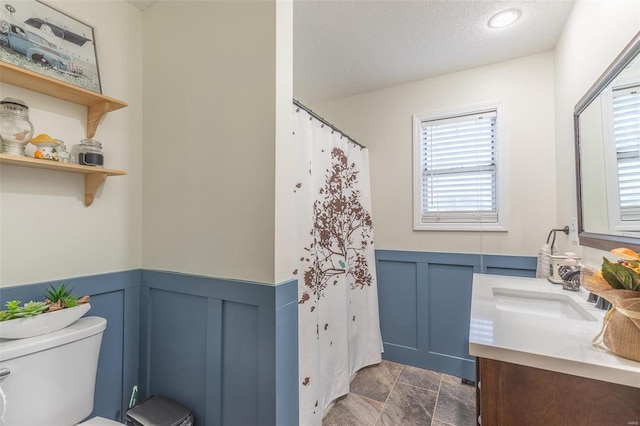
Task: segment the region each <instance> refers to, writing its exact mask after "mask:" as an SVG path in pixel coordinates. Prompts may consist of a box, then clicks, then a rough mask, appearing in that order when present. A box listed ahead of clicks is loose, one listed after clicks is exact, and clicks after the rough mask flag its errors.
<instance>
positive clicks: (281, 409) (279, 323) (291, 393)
mask: <svg viewBox="0 0 640 426" xmlns="http://www.w3.org/2000/svg"><path fill="white" fill-rule="evenodd" d="M298 383H300V382H299V381H298V280H293V281H289V282H286V283H282V284H279V285H278V286H276V424H277V425H281V426H289V425H291V426H293V425H296V424H298V418H299V417H298V400H299V398H298V387H299V385H298Z"/></svg>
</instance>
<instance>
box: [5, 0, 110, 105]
mask: <svg viewBox="0 0 640 426" xmlns="http://www.w3.org/2000/svg"><path fill="white" fill-rule="evenodd" d="M0 61H2V62H6V63H9V64H13V65H15V66H18V67H20V68H25V69H28V70H30V71H33V72H36V73H38V74H43V75H46V76H48V77H51V78H54V79H57V80H61V81H64V82H66V83H69V84H72V85H74V86H79V87H82V88H84V89H87V90H90V91H92V92H97V93H102V88H101V86H100V73H99V72H98V57H97V53H96V43H95V32H94V29H93V27H92V26H90V25H88V24H86V23H84V22H82V21H80V20H78V19H76V18H73V17H71V16H69V15H68V14H66V13H64V12H62V11H61V10H59V9H56V8H54V7H52V6H50V5H48V4H47V3H45V2H43V1H40V0H0Z"/></svg>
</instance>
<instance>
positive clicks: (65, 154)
mask: <svg viewBox="0 0 640 426" xmlns="http://www.w3.org/2000/svg"><path fill="white" fill-rule="evenodd" d="M56 140H57V141H58V142H60V145H58V148H56V149H57V150H58V161H59V162H61V163H69V162H70V161H71V154H69V151H67V146H66V145H65V144H64V141H63V140H62V139H56Z"/></svg>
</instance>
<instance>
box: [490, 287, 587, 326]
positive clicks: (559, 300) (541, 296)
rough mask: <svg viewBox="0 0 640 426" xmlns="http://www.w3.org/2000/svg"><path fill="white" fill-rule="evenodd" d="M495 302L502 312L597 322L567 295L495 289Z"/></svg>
mask: <svg viewBox="0 0 640 426" xmlns="http://www.w3.org/2000/svg"><path fill="white" fill-rule="evenodd" d="M492 290H493V300H494V302H495V304H496V308H498V309H500V310H501V311H507V312H517V313H521V314H531V315H538V316H544V317H552V318H567V319H574V320H583V321H597V320H596V319H595V318H594V317H593V316H592V315H591V314H589V312H587V311H586V310H585V309H584V308H583V307H582V306H580V305H579V304H578V303H577V302H576V301H575V300H573V299H572V298H571V297H569V296H568V295H566V294H555V293H543V292H536V291H527V290H515V289H509V288H499V287H494V288H493V289H492Z"/></svg>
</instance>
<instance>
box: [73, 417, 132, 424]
mask: <svg viewBox="0 0 640 426" xmlns="http://www.w3.org/2000/svg"><path fill="white" fill-rule="evenodd" d="M115 425H120V426H122V423H118V422H116V421H115V420H109V419H105V418H104V417H93V418H90V419H89V420H87V421H86V422H82V423H78V426H115Z"/></svg>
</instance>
